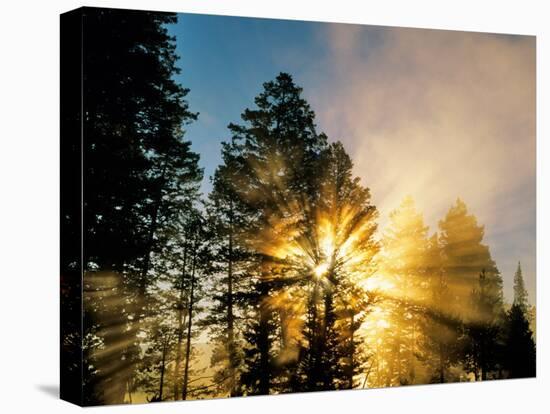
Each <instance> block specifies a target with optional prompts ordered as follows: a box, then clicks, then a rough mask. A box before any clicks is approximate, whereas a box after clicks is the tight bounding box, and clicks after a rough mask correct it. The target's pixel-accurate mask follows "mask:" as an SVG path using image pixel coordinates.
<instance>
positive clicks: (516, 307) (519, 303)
mask: <svg viewBox="0 0 550 414" xmlns="http://www.w3.org/2000/svg"><path fill="white" fill-rule="evenodd" d="M528 305H529V304H528V298H527V291H526V289H525V283H524V281H523V272H522V271H521V265H520V264H519V262H518V268H517V271H516V273H515V275H514V301H513V304H512V307H511V308H510V310H509V311H508V312H507V315H506V327H505V328H506V343H505V352H504V366H505V369H506V370H507V371H508V377H509V378H528V377H534V376H536V371H537V361H536V344H535V341H534V338H533V332H532V331H531V329H530V327H529V320H528V316H529V315H528V313H527V312H528Z"/></svg>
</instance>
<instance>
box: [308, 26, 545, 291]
mask: <svg viewBox="0 0 550 414" xmlns="http://www.w3.org/2000/svg"><path fill="white" fill-rule="evenodd" d="M319 39H320V40H321V41H323V42H324V43H325V45H326V46H327V48H328V50H329V53H328V54H327V56H326V60H325V61H324V68H325V69H324V70H325V71H326V72H327V73H329V74H328V75H327V79H330V82H325V83H324V84H323V85H322V86H320V87H318V88H316V90H315V92H314V94H313V96H312V97H311V98H310V99H311V101H312V104H313V106H314V108H315V110H316V112H317V116H318V120H319V124H320V127H321V128H322V129H323V130H325V131H326V132H327V133H328V135H329V137H331V138H332V139H340V140H341V141H342V142H344V144H345V146H346V148H347V149H348V151H349V152H350V154H351V155H352V157H353V159H354V162H355V171H356V173H357V175H359V176H360V177H362V179H363V182H364V184H365V185H367V186H369V187H370V188H371V190H372V193H373V199H374V202H375V203H376V204H377V206H378V207H379V209H380V211H381V213H382V225H383V224H384V220H385V218H384V217H387V214H388V213H389V211H390V210H391V209H393V208H395V207H397V205H398V204H399V201H400V200H401V199H402V198H403V197H404V196H405V195H408V194H410V195H412V196H413V197H414V198H415V199H416V201H417V204H418V205H419V207H420V208H421V209H422V210H423V211H424V213H425V216H426V219H427V222H428V223H429V224H430V225H431V226H432V231H433V230H435V225H436V223H437V220H438V219H439V218H441V217H442V216H443V215H444V213H445V212H446V210H447V209H448V208H449V206H450V205H451V204H452V203H453V202H454V200H455V199H456V197H458V196H460V197H461V198H462V199H463V200H465V201H466V203H467V205H468V206H469V208H470V210H471V211H472V212H473V213H475V214H476V216H477V217H478V219H479V221H480V222H482V223H484V224H485V225H486V232H487V233H486V234H487V237H486V241H487V242H489V243H490V244H491V249H492V252H493V256H495V258H496V259H497V262H498V264H499V265H500V267H501V270H503V271H505V272H506V275H505V277H507V278H508V277H509V278H511V275H509V273H510V272H511V271H512V272H513V270H511V269H512V267H513V266H514V262H516V261H517V260H518V259H521V260H522V262H523V263H525V266H526V274H529V273H530V274H531V277H532V280H528V286H530V288H531V289H530V290H531V294H532V296H531V297H532V299H533V300H534V297H533V293H534V271H535V267H534V266H535V252H534V240H535V234H534V228H535V224H534V221H535V174H536V167H535V165H536V163H535V38H534V37H528V36H509V35H495V34H483V33H467V32H454V31H436V30H421V29H405V28H382V27H378V28H376V27H368V26H357V25H329V29H328V30H326V31H323V32H322V33H321V35H320V38H319ZM525 246H529V247H528V248H527V249H526V248H525ZM524 256H527V257H524Z"/></svg>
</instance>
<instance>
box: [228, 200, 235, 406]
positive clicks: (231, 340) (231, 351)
mask: <svg viewBox="0 0 550 414" xmlns="http://www.w3.org/2000/svg"><path fill="white" fill-rule="evenodd" d="M230 210H231V211H230V214H229V252H228V263H227V350H228V355H229V381H230V383H231V386H230V391H229V395H230V396H231V397H234V396H235V395H237V389H236V388H237V379H236V367H235V364H236V361H235V359H236V355H235V332H234V316H233V203H232V202H230Z"/></svg>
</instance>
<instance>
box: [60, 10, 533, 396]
mask: <svg viewBox="0 0 550 414" xmlns="http://www.w3.org/2000/svg"><path fill="white" fill-rule="evenodd" d="M84 18H85V30H86V31H85V35H84V40H83V50H84V54H83V59H84V66H83V67H84V72H83V76H84V80H83V88H84V91H83V94H84V96H85V101H84V111H83V114H82V116H83V134H84V149H83V152H84V169H83V175H84V176H83V182H84V183H85V184H84V193H83V213H82V214H83V222H84V225H83V244H84V246H83V256H82V258H81V261H80V259H79V258H78V257H76V256H75V257H66V258H62V269H61V271H62V274H64V273H67V274H68V273H70V272H71V270H73V271H74V269H76V268H77V267H78V268H80V266H82V270H83V282H82V295H83V296H82V300H83V303H84V306H83V309H84V317H83V326H82V330H79V329H77V327H76V326H75V325H71V324H65V325H62V343H63V347H64V351H65V352H67V353H68V354H71V355H74V357H75V358H77V357H79V356H80V355H81V354H80V351H79V349H80V347H82V356H83V363H82V366H81V367H80V368H81V369H80V368H79V367H78V366H77V365H76V364H75V365H74V367H73V366H72V365H71V366H68V367H67V369H68V370H69V371H70V370H73V372H72V374H73V375H74V378H80V377H79V376H80V375H81V374H82V382H83V384H82V385H83V389H84V391H83V398H84V404H85V405H98V404H121V403H136V402H139V403H142V402H156V401H168V400H186V399H205V398H219V397H237V396H247V395H268V394H282V393H292V392H308V391H325V390H342V389H359V388H376V387H394V386H405V385H412V384H433V383H447V382H458V381H464V382H465V381H485V380H494V379H506V378H524V377H533V376H535V375H536V343H535V329H536V328H535V312H534V309H535V308H534V306H533V304H531V303H530V301H529V298H528V297H527V290H526V288H525V283H524V278H523V272H522V268H521V264H520V263H519V260H520V259H521V258H520V257H518V258H517V260H518V265H517V271H516V273H515V276H514V287H513V292H514V296H513V301H512V303H507V302H506V301H505V299H504V296H503V281H502V276H501V274H500V272H499V270H498V267H497V264H496V263H495V261H494V260H493V259H492V256H491V252H490V247H489V246H488V245H486V244H485V243H484V226H483V224H482V223H479V222H478V220H477V218H476V217H475V215H474V214H473V213H472V212H471V211H469V209H468V206H467V205H466V203H465V201H463V200H462V199H460V198H458V197H460V194H457V199H456V202H455V203H453V204H452V205H450V206H449V208H448V212H447V213H446V215H445V216H443V217H441V218H440V220H439V222H438V226H437V228H436V229H430V228H429V227H428V225H427V224H426V223H425V221H424V218H423V213H422V211H420V210H419V209H418V208H417V206H416V204H415V201H414V199H413V198H412V197H411V196H408V195H407V194H403V199H402V202H401V203H400V204H399V205H396V206H395V207H394V210H393V211H392V212H391V213H390V214H389V222H388V224H387V225H386V226H384V228H383V229H381V228H380V227H379V219H380V214H381V212H379V210H378V209H377V207H376V206H375V205H374V204H373V202H372V200H371V192H370V190H369V188H368V186H367V185H368V183H364V182H363V181H361V180H360V179H359V178H358V177H356V176H354V173H353V159H352V156H351V155H350V154H349V153H348V152H347V151H346V148H344V145H343V144H342V143H341V142H339V141H337V140H336V139H334V138H333V137H327V136H326V135H325V134H324V133H322V132H320V131H318V129H317V126H316V120H315V113H314V112H313V110H312V108H311V107H310V105H309V103H308V102H307V101H306V100H305V98H304V97H303V94H302V89H301V87H300V86H299V85H297V84H296V83H295V82H294V80H293V77H292V75H291V74H288V73H279V74H277V73H274V77H273V79H271V80H266V82H265V83H264V84H263V85H258V90H259V94H258V95H257V96H256V98H255V99H254V101H253V102H250V105H249V107H248V108H242V113H241V118H240V119H236V120H234V123H230V124H229V125H228V127H227V136H226V137H224V142H223V144H222V146H221V148H219V151H220V153H221V159H222V162H221V164H220V165H218V167H217V168H216V170H215V173H214V174H213V176H212V177H205V176H204V172H203V170H202V169H201V167H200V165H199V162H200V154H198V153H195V152H193V150H192V146H191V139H192V137H188V136H187V135H188V134H187V133H186V126H187V125H189V124H190V123H192V122H195V121H196V120H197V119H200V118H199V117H200V114H198V113H195V112H193V102H188V100H187V95H188V93H189V90H188V89H186V88H185V86H184V85H183V86H182V85H180V84H179V83H177V82H175V81H174V78H173V77H174V75H175V74H177V73H178V72H179V68H178V59H179V57H178V56H177V54H176V51H175V50H176V49H175V47H176V44H175V39H174V38H173V37H171V36H169V34H168V31H167V29H166V26H167V25H169V24H174V23H175V22H176V21H177V15H176V14H170V13H159V12H142V11H140V12H138V11H127V10H125V11H121V10H108V9H87V11H86V14H85V16H84ZM183 58H184V57H183ZM76 138H77V137H75V139H76ZM354 156H361V157H367V158H368V157H369V154H354ZM379 173H380V174H384V172H383V171H380V172H379ZM203 180H210V183H211V191H210V192H209V193H208V194H203V193H202V192H201V183H202V182H203ZM386 213H387V212H386ZM62 219H63V220H71V219H74V217H73V218H71V217H70V215H67V216H66V217H63V218H62ZM77 254H79V252H75V255H77ZM62 281H65V282H66V285H64V286H63V287H62V294H65V295H71V294H75V292H71V285H70V283H69V282H68V281H67V280H66V279H63V277H62ZM531 299H532V300H533V299H534V298H531ZM72 311H75V310H74V309H63V308H62V312H72ZM80 382H81V381H80V380H79V379H77V380H76V381H75V383H77V384H79V383H80Z"/></svg>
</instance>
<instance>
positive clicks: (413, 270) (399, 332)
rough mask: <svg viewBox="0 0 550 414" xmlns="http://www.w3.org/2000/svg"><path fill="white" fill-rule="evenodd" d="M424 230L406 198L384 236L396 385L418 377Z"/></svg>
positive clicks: (424, 289) (424, 272) (424, 288)
mask: <svg viewBox="0 0 550 414" xmlns="http://www.w3.org/2000/svg"><path fill="white" fill-rule="evenodd" d="M427 231H428V227H427V226H425V224H424V220H423V217H422V214H421V213H419V212H418V211H417V209H416V206H415V203H414V200H413V199H412V197H406V198H405V199H404V200H403V201H402V202H401V204H400V206H399V208H397V209H396V210H394V211H393V212H391V213H390V223H389V225H388V229H387V230H386V233H385V235H384V238H383V241H382V245H383V262H382V265H381V267H382V270H381V271H382V272H383V274H384V275H385V276H387V277H388V278H389V280H391V282H392V284H393V286H394V287H393V288H392V290H391V297H390V298H387V299H386V301H387V302H388V305H387V306H388V307H389V308H390V324H391V331H392V334H393V338H392V339H391V340H390V341H388V342H389V344H391V346H392V347H393V348H394V352H392V355H391V359H392V360H391V361H390V365H391V366H392V367H393V368H394V370H395V371H394V373H393V375H392V376H393V378H394V381H396V382H397V384H396V385H398V384H401V385H403V384H411V383H414V382H415V381H416V376H417V375H418V373H417V370H418V365H419V361H418V356H419V354H420V345H421V344H422V342H423V336H424V332H423V327H424V326H425V324H424V307H423V306H424V303H425V299H426V297H427V294H428V293H427V287H428V274H427V268H426V267H427V266H426V265H427V247H428V240H427Z"/></svg>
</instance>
